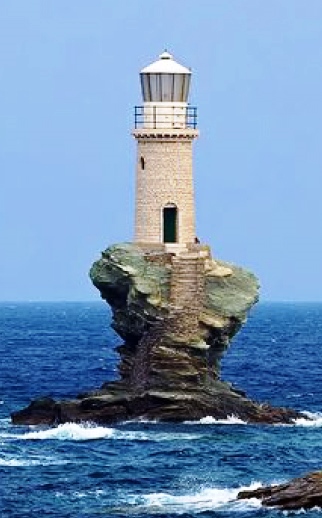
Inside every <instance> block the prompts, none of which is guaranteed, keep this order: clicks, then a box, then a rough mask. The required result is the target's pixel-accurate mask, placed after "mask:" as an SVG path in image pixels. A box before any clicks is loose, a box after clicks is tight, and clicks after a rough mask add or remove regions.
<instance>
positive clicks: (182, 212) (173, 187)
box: [135, 136, 196, 244]
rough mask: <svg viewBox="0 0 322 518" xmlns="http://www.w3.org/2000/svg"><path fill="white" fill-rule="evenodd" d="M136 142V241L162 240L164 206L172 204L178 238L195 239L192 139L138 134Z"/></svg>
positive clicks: (185, 241) (180, 241)
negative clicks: (176, 221)
mask: <svg viewBox="0 0 322 518" xmlns="http://www.w3.org/2000/svg"><path fill="white" fill-rule="evenodd" d="M137 144H138V145H137V176H136V216H135V241H136V242H139V243H162V242H163V208H164V207H165V206H166V205H167V204H174V205H176V206H177V210H178V226H177V242H178V243H182V244H184V243H192V242H194V239H195V235H196V234H195V202H194V186H193V172H192V145H193V139H191V138H184V137H183V136H181V137H180V136H175V137H173V136H172V137H166V136H164V137H162V136H161V137H160V136H159V138H151V137H142V136H141V137H140V138H137ZM142 159H143V160H142ZM143 161H144V168H143V167H142V163H143Z"/></svg>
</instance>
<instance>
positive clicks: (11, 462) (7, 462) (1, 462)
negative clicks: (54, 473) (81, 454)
mask: <svg viewBox="0 0 322 518" xmlns="http://www.w3.org/2000/svg"><path fill="white" fill-rule="evenodd" d="M68 462H69V461H67V460H57V459H55V458H51V457H45V458H38V459H28V458H27V459H17V458H3V459H0V466H6V467H13V468H15V467H19V466H50V465H61V464H68Z"/></svg>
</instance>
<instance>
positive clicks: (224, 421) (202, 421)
mask: <svg viewBox="0 0 322 518" xmlns="http://www.w3.org/2000/svg"><path fill="white" fill-rule="evenodd" d="M185 424H228V425H231V424H239V425H240V424H243V425H246V424H247V422H246V421H243V420H242V419H240V418H239V417H236V416H235V415H230V416H228V417H227V418H226V419H215V418H214V417H212V416H210V415H209V416H206V417H203V418H202V419H199V421H186V422H185Z"/></svg>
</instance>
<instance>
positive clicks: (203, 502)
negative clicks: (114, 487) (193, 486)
mask: <svg viewBox="0 0 322 518" xmlns="http://www.w3.org/2000/svg"><path fill="white" fill-rule="evenodd" d="M258 487H261V484H260V483H253V484H251V485H250V486H248V487H239V488H234V489H229V488H205V489H202V490H200V491H199V492H197V493H192V494H186V495H172V494H170V493H151V494H147V495H143V496H140V497H134V498H133V499H132V501H130V502H129V503H130V504H132V505H135V506H138V507H144V508H152V509H153V510H154V511H156V512H158V513H159V514H165V513H169V512H171V513H178V514H182V513H183V512H204V511H211V510H215V509H221V508H222V509H226V508H229V509H231V510H236V511H237V510H245V509H250V508H259V507H261V502H260V500H258V499H256V498H252V499H248V500H237V495H238V493H239V492H240V491H244V490H252V489H257V488H258Z"/></svg>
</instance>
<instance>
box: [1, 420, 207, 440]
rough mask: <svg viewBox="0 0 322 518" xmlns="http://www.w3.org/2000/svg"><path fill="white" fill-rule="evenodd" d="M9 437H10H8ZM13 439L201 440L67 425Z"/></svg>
mask: <svg viewBox="0 0 322 518" xmlns="http://www.w3.org/2000/svg"><path fill="white" fill-rule="evenodd" d="M8 436H9V435H8ZM10 437H11V438H15V439H23V440H59V441H93V440H98V439H115V440H124V441H156V442H160V441H169V440H170V441H173V440H192V439H199V438H200V437H201V435H200V434H187V433H171V432H154V431H153V432H146V431H144V432H141V431H130V430H119V429H116V428H105V427H103V426H96V425H94V424H77V423H65V424H60V425H59V426H57V427H56V428H50V429H47V430H38V431H33V432H27V433H25V434H23V435H10Z"/></svg>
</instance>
